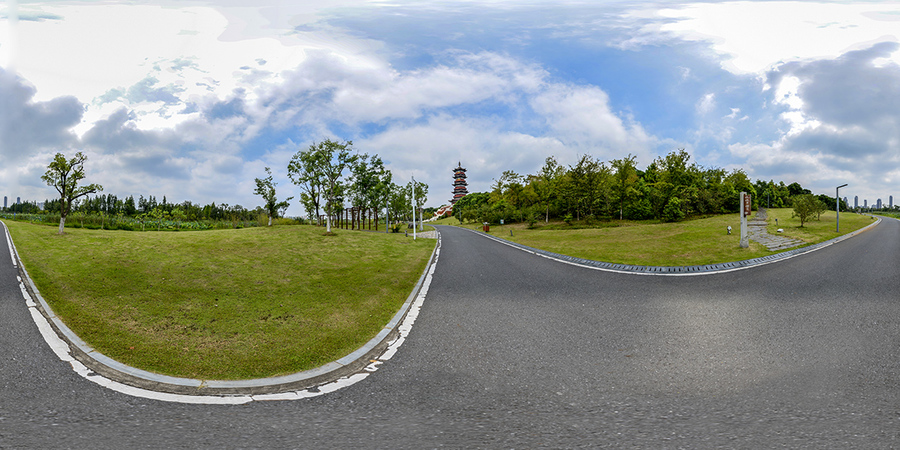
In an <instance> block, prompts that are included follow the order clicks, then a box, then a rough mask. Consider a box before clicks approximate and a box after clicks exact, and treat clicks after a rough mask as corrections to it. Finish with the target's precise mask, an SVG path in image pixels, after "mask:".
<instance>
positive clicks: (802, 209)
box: [791, 194, 825, 228]
mask: <svg viewBox="0 0 900 450" xmlns="http://www.w3.org/2000/svg"><path fill="white" fill-rule="evenodd" d="M791 203H792V204H793V205H794V214H793V217H798V218H799V219H800V227H801V228H802V227H803V224H804V223H806V222H809V220H810V219H812V216H814V215H817V214H820V211H821V209H822V208H824V206H825V205H823V204H822V202H821V201H819V199H818V198H816V196H815V195H812V194H800V195H795V196H794V198H793V201H792V202H791Z"/></svg>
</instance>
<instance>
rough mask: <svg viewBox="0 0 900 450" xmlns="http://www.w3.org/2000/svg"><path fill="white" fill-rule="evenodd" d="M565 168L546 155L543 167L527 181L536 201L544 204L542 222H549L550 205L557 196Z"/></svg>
mask: <svg viewBox="0 0 900 450" xmlns="http://www.w3.org/2000/svg"><path fill="white" fill-rule="evenodd" d="M565 173H566V169H565V168H564V167H563V166H561V165H560V164H559V163H558V162H556V158H554V157H552V156H548V157H547V159H546V160H545V161H544V167H542V168H541V171H540V172H539V173H538V174H537V176H535V177H532V178H531V182H530V183H529V184H530V185H531V186H532V189H533V190H534V192H535V194H536V196H537V198H538V202H540V203H541V204H542V205H543V206H544V222H545V223H547V222H550V205H551V203H553V202H554V201H555V200H556V199H558V198H559V184H560V181H561V180H562V178H563V176H565Z"/></svg>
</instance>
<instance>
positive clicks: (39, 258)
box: [5, 221, 435, 380]
mask: <svg viewBox="0 0 900 450" xmlns="http://www.w3.org/2000/svg"><path fill="white" fill-rule="evenodd" d="M5 223H6V225H7V227H8V228H9V230H10V233H11V234H12V237H13V240H14V241H15V244H16V247H17V248H18V250H19V253H20V256H21V257H22V260H23V261H24V263H25V267H26V268H27V269H28V272H29V274H30V275H31V276H32V278H33V279H34V282H35V283H36V285H37V286H38V289H39V290H40V291H41V295H42V296H43V297H44V298H45V299H46V300H47V302H48V303H49V304H50V306H51V308H53V310H54V311H55V312H56V313H57V314H58V315H59V316H60V317H61V318H62V319H63V321H64V322H65V323H66V325H68V326H69V327H70V328H71V329H72V330H73V331H75V333H77V334H78V335H79V336H80V337H81V338H82V339H84V340H85V341H86V342H87V343H88V344H89V345H91V346H93V347H94V348H96V349H97V350H99V351H100V352H101V353H103V354H105V355H107V356H109V357H111V358H113V359H116V360H118V361H120V362H123V363H125V364H128V365H131V366H134V367H138V368H141V369H144V370H149V371H153V372H157V373H161V374H165V375H172V376H179V377H190V378H199V379H220V380H229V379H247V378H256V377H268V376H276V375H284V374H288V373H294V372H298V371H302V370H306V369H311V368H314V367H317V366H320V365H322V364H324V363H327V362H330V361H333V360H335V359H338V358H341V357H343V356H346V355H347V354H349V353H350V352H352V351H354V350H356V349H357V348H359V347H360V346H361V345H363V344H364V343H365V342H367V341H368V340H370V339H371V338H373V337H374V336H375V335H376V334H377V333H378V332H379V331H380V330H381V328H382V327H384V325H385V324H386V323H387V322H388V321H389V320H390V319H391V317H392V316H393V315H394V314H395V313H396V312H397V311H398V310H399V308H400V306H401V305H402V304H403V302H404V301H405V300H406V297H407V296H408V295H409V293H410V292H411V290H412V288H413V286H414V285H415V283H416V281H417V280H418V279H419V277H420V276H421V274H422V271H423V270H424V268H425V264H426V262H427V260H428V257H429V256H430V255H431V252H432V250H433V248H434V245H435V241H434V240H431V239H421V240H417V241H413V240H412V239H411V238H404V236H403V235H402V234H385V233H367V232H358V231H355V232H354V231H342V230H336V231H335V233H337V235H336V236H323V235H322V233H323V229H322V228H315V227H311V226H276V227H272V228H264V227H260V228H248V229H238V230H216V231H198V232H193V231H188V232H146V233H141V232H129V231H99V230H81V229H67V230H66V233H67V234H65V235H62V236H59V235H57V234H56V228H53V227H47V226H44V225H33V224H28V223H21V222H14V221H5Z"/></svg>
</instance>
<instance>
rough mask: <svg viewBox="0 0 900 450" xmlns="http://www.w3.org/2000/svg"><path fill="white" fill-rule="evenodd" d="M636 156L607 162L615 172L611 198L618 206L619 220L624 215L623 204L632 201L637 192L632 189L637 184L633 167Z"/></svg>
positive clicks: (635, 170)
mask: <svg viewBox="0 0 900 450" xmlns="http://www.w3.org/2000/svg"><path fill="white" fill-rule="evenodd" d="M636 158H637V157H636V156H632V155H631V154H630V153H629V154H628V156H626V157H624V158H622V159H614V160H612V161H610V162H609V164H610V166H611V167H612V168H613V169H614V170H615V175H614V178H613V182H614V183H613V188H612V189H613V198H615V200H616V204H618V205H619V220H622V219H623V217H624V214H625V204H626V203H629V202H631V201H632V199H633V198H634V196H635V194H637V191H636V190H635V189H634V186H635V184H637V182H638V175H637V167H636V166H635V159H636Z"/></svg>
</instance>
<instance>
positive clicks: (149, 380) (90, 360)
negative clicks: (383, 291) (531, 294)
mask: <svg viewBox="0 0 900 450" xmlns="http://www.w3.org/2000/svg"><path fill="white" fill-rule="evenodd" d="M5 228H6V227H5V226H4V229H5ZM5 231H6V233H5V234H6V235H7V239H8V240H9V245H10V249H11V251H12V253H13V257H14V259H15V260H16V261H17V262H18V264H17V267H18V270H19V275H20V277H21V278H22V280H24V281H25V287H26V289H27V290H28V292H29V294H30V295H31V297H32V298H33V299H35V300H36V303H37V305H38V310H40V312H41V314H42V315H43V316H44V317H45V318H46V319H47V321H48V322H49V323H50V326H51V327H52V328H53V331H54V332H55V333H56V334H57V335H58V336H59V337H60V338H61V339H62V340H63V341H64V342H66V343H67V344H68V345H69V347H70V349H71V354H72V356H73V357H74V358H75V359H76V360H78V361H79V362H81V363H82V364H84V366H86V367H87V368H88V369H90V370H92V371H94V372H96V373H97V374H99V375H101V376H103V377H106V378H108V379H110V380H112V381H115V382H118V383H122V384H125V385H128V386H133V387H136V388H140V389H146V390H149V391H154V392H162V393H169V394H179V395H192V396H232V395H261V394H277V393H283V392H290V391H299V390H303V389H307V388H310V387H314V386H318V385H321V384H324V383H328V382H332V381H335V380H338V379H340V378H343V377H347V376H349V375H352V374H354V373H357V372H360V371H361V370H363V368H365V367H366V366H367V365H369V364H370V363H371V362H372V361H373V360H375V359H376V358H377V357H378V356H379V355H381V354H382V353H384V352H385V350H387V348H388V345H389V344H390V343H391V342H392V341H394V340H396V339H397V337H398V336H399V334H400V332H399V326H400V324H401V323H402V322H403V319H404V317H405V316H406V314H407V313H408V312H409V310H410V307H411V306H412V305H413V303H414V301H415V300H416V297H417V296H418V294H419V292H420V291H421V289H422V286H423V284H424V282H425V278H426V276H427V275H428V273H429V271H430V270H431V269H432V265H433V264H434V263H435V255H436V254H437V252H438V249H439V248H440V242H441V241H440V239H438V240H437V241H436V242H435V246H434V249H433V250H432V252H431V256H430V257H429V259H428V264H426V266H425V270H423V272H422V275H421V276H420V277H419V280H418V282H417V283H416V285H415V287H413V290H412V292H411V293H410V294H409V296H408V297H407V298H406V302H404V303H403V306H402V307H401V308H400V310H399V311H398V312H397V313H396V314H395V315H394V316H393V318H391V320H390V321H389V322H388V323H387V324H386V325H385V326H384V327H383V328H382V329H381V331H379V332H378V334H377V335H376V336H375V337H374V338H372V339H371V340H369V342H367V343H366V344H364V345H363V346H362V347H360V348H358V349H357V350H356V351H354V352H352V353H350V354H349V355H347V356H344V357H343V358H340V359H338V360H336V361H332V362H330V363H327V364H325V365H322V366H319V367H316V368H315V369H310V370H306V371H303V372H297V373H293V374H290V375H284V376H278V377H271V378H257V379H251V380H198V379H191V378H178V377H170V376H166V375H160V374H156V373H153V372H148V371H145V370H141V369H137V368H134V367H131V366H127V365H125V364H122V363H120V362H118V361H116V360H114V359H112V358H110V357H108V356H106V355H104V354H102V353H100V352H98V351H97V350H96V349H94V348H92V347H91V346H90V345H88V344H87V343H85V342H84V341H83V340H82V339H81V338H79V337H78V335H76V334H75V333H74V332H73V331H72V330H71V329H70V328H69V327H67V326H66V325H65V324H64V323H63V322H62V320H60V318H59V317H57V316H56V314H55V313H54V312H53V310H52V309H51V308H50V306H49V305H48V304H47V302H46V301H45V300H44V298H43V297H42V296H41V294H40V292H39V291H38V289H37V287H36V286H35V285H34V282H33V281H32V279H31V277H30V276H29V275H28V272H27V270H26V269H25V267H24V266H23V264H22V261H21V259H19V256H18V251H17V250H16V249H15V244H14V243H13V242H12V236H10V235H9V231H8V230H5Z"/></svg>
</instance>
